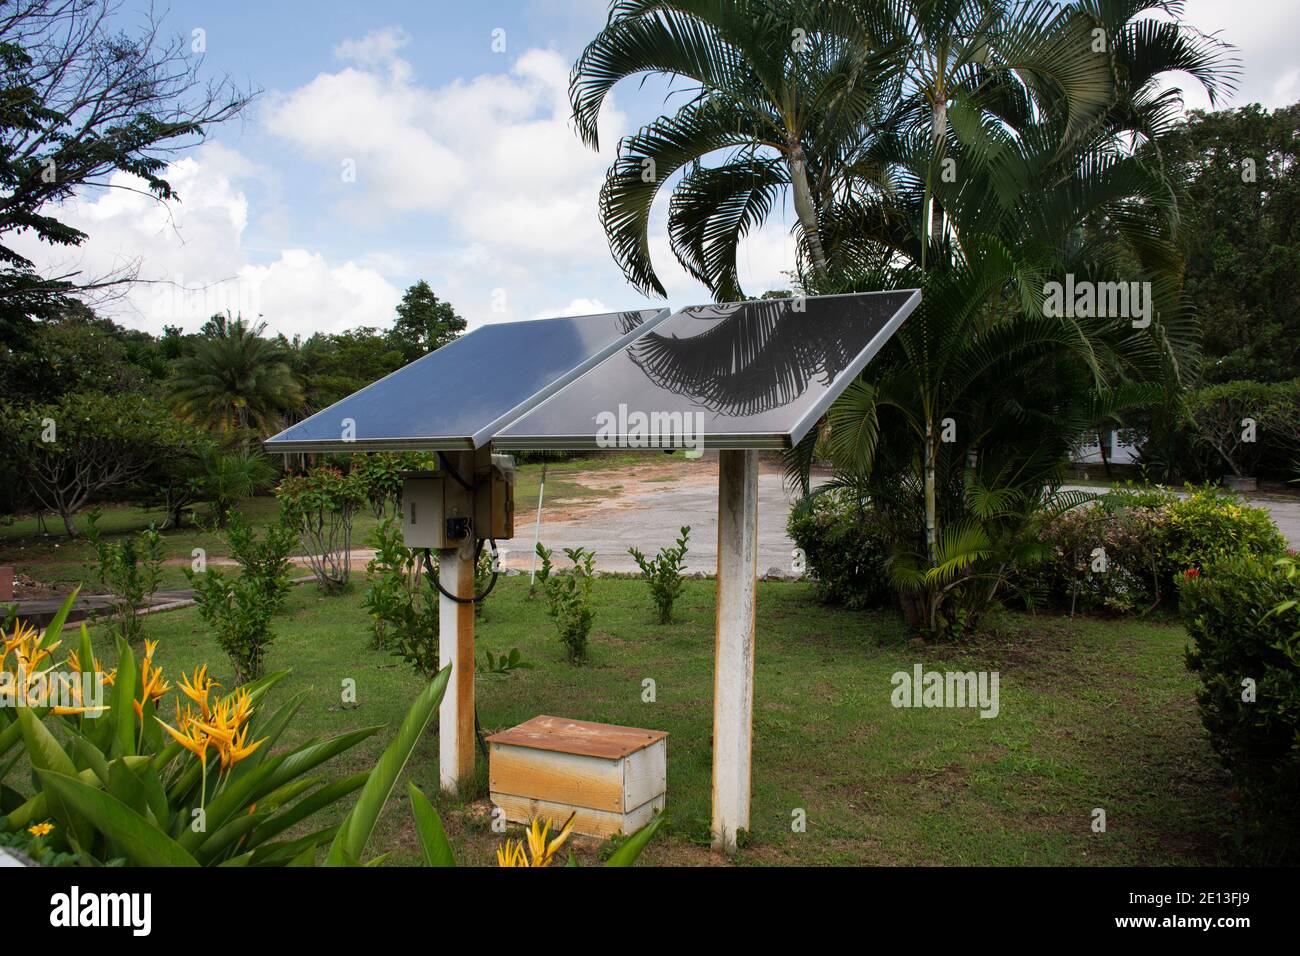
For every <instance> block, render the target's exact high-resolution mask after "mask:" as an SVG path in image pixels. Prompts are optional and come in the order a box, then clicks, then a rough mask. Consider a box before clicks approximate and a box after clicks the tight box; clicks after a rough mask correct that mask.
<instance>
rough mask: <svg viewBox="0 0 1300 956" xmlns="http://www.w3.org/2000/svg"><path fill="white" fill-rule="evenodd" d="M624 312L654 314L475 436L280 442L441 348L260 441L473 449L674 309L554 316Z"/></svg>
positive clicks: (293, 449) (287, 448) (276, 448)
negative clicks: (287, 434) (297, 429)
mask: <svg viewBox="0 0 1300 956" xmlns="http://www.w3.org/2000/svg"><path fill="white" fill-rule="evenodd" d="M626 312H648V313H654V314H653V315H652V316H651V317H650V318H647V319H646V320H645V321H644V322H642V323H641V324H640V325H638V326H637V327H636V328H635V329H633V330H632V331H630V332H627V333H624V334H623V335H621V336H619V337H618V338H617V339H615V340H614V341H612V342H610V343H609V344H608V345H606V346H604V347H603V348H601V349H600V350H599V351H597V352H596V353H594V354H592V355H589V356H588V357H587V358H586V359H585V360H583V361H582V362H581V363H580V364H578V365H576V366H574V367H573V368H572V369H570V370H569V371H568V372H566V373H564V374H563V375H561V376H559V377H558V378H556V379H554V380H553V381H551V382H549V383H547V384H546V385H545V386H544V387H543V388H541V389H539V390H538V391H536V392H534V393H533V394H532V395H530V396H529V397H528V398H527V399H525V400H524V401H522V402H520V403H519V404H517V405H515V406H514V407H513V408H511V409H510V410H509V411H507V412H505V413H503V414H501V415H499V416H497V417H496V418H495V419H493V420H492V421H490V422H488V423H487V424H485V425H484V426H483V427H481V428H479V429H478V430H477V431H475V432H474V433H473V434H471V435H423V436H419V435H416V436H403V437H392V438H357V439H354V440H352V441H344V440H343V439H341V438H340V439H331V440H328V441H322V440H319V439H301V440H296V441H295V440H282V439H280V435H283V434H285V432H288V431H292V430H293V429H295V428H297V427H299V426H301V425H302V424H304V423H305V422H309V421H311V419H313V418H316V417H317V416H322V415H326V414H329V413H330V412H331V411H333V410H334V409H336V408H338V407H339V406H340V405H343V404H344V403H346V402H350V401H351V400H352V399H354V398H356V396H358V395H360V394H362V393H363V392H367V391H369V390H371V389H373V388H375V387H376V386H377V385H379V384H380V383H382V382H385V381H387V380H388V379H390V378H392V377H393V376H395V375H399V374H401V373H403V372H406V371H407V370H408V369H410V368H411V367H412V366H414V365H418V364H419V363H420V362H423V361H424V360H425V359H428V358H430V357H432V356H434V355H437V354H438V352H439V351H441V349H437V350H434V351H433V352H429V353H428V354H426V355H422V356H420V358H418V359H416V360H415V361H414V362H410V363H408V364H406V365H403V366H402V367H401V368H399V369H396V370H395V371H392V372H389V373H388V374H387V375H385V376H383V377H382V378H378V379H375V381H373V382H371V383H370V384H369V385H366V386H364V387H363V388H359V389H357V390H356V391H355V392H353V393H352V394H350V395H348V396H346V397H345V398H341V399H339V400H338V401H337V402H334V403H333V404H332V405H328V406H326V407H325V408H323V409H321V410H320V411H319V412H315V413H314V414H312V415H309V416H308V417H307V418H304V419H303V420H302V421H301V422H296V423H295V424H293V425H290V426H289V427H288V428H285V429H283V430H281V431H280V432H279V433H277V434H276V435H273V436H272V437H270V438H268V439H266V440H265V441H264V442H263V443H262V446H263V448H264V449H265V450H266V451H267V452H270V453H272V454H282V455H291V454H298V453H308V454H310V453H318V452H403V451H474V450H476V449H478V448H482V447H483V446H484V445H486V444H488V443H490V442H491V441H492V439H493V437H494V436H495V434H496V432H497V431H498V430H499V429H501V428H502V427H504V426H505V425H507V424H509V423H511V422H514V421H518V420H519V419H521V418H523V417H524V416H525V415H526V414H527V413H528V412H530V411H532V410H533V409H534V408H536V407H537V406H538V405H540V404H541V403H542V402H544V401H545V400H546V399H548V398H550V397H551V396H552V395H554V394H556V393H557V392H559V391H560V390H561V389H563V388H564V387H565V386H566V385H569V384H571V383H572V382H574V381H576V380H577V379H578V378H581V377H582V376H583V375H585V374H586V373H587V372H589V371H591V370H592V369H593V368H595V367H596V366H597V365H599V364H600V363H601V362H603V361H604V360H605V359H607V358H609V357H610V356H611V355H614V354H616V353H617V352H619V351H620V350H622V349H623V348H625V347H627V346H628V345H630V344H631V343H632V342H633V341H635V340H636V339H637V338H638V337H639V336H641V335H644V334H645V333H646V332H648V331H650V330H651V329H653V328H654V327H655V326H657V325H658V324H659V323H661V322H663V321H664V320H666V319H668V318H669V317H670V316H671V314H672V312H671V310H669V309H667V308H661V309H653V308H650V309H616V310H611V311H609V312H592V313H588V314H587V315H581V316H555V317H554V318H555V319H578V318H587V317H594V316H600V315H617V314H620V313H626ZM549 321H552V319H550V318H547V319H525V320H521V321H520V322H501V323H496V325H497V326H501V325H523V324H532V323H534V322H549ZM482 328H486V326H483V327H480V329H475V330H474V332H470V333H469V334H468V335H466V336H464V338H465V339H467V338H469V337H470V336H472V335H474V333H475V332H478V331H481V329H482ZM463 340H464V339H457V340H456V341H463ZM453 345H455V342H452V343H449V344H448V345H446V346H443V348H449V347H451V346H453Z"/></svg>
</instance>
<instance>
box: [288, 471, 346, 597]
mask: <svg viewBox="0 0 1300 956" xmlns="http://www.w3.org/2000/svg"><path fill="white" fill-rule="evenodd" d="M275 493H276V496H277V497H278V498H279V499H280V513H281V515H282V516H283V518H284V520H285V521H286V522H288V523H289V524H290V525H291V526H292V527H294V528H295V529H296V530H297V532H298V540H299V542H300V543H301V546H302V552H303V556H304V557H305V558H306V559H307V563H308V565H310V567H311V570H312V573H313V574H315V575H316V580H317V582H318V583H319V584H320V586H321V588H322V589H323V590H325V591H327V592H337V591H340V590H342V588H343V587H344V585H346V584H347V583H348V578H349V576H350V575H351V572H352V517H353V515H355V514H356V512H357V509H358V508H360V507H361V506H362V505H364V504H365V503H366V488H365V484H364V483H363V482H362V480H361V478H360V477H359V476H358V475H355V474H353V475H345V474H343V472H341V471H339V470H338V469H337V468H331V467H327V466H322V467H318V468H313V469H312V470H311V471H309V472H308V473H307V474H305V475H293V476H290V477H288V478H286V479H284V481H282V482H280V486H279V487H278V488H277V489H276V492H275Z"/></svg>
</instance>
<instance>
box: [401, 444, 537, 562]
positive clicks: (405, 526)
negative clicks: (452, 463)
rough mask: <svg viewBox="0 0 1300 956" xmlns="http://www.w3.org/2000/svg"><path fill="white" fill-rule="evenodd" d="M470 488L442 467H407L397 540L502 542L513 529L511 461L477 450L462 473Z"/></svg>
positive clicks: (433, 545) (437, 545)
mask: <svg viewBox="0 0 1300 956" xmlns="http://www.w3.org/2000/svg"><path fill="white" fill-rule="evenodd" d="M462 475H463V477H465V478H466V479H467V480H468V481H469V482H470V483H471V484H472V485H473V487H474V490H473V491H472V492H471V491H469V490H467V489H466V488H464V487H463V486H462V485H461V483H460V482H459V481H457V480H456V479H455V478H453V477H452V476H451V475H450V474H449V473H447V472H444V471H413V472H407V473H406V474H405V475H404V476H403V477H404V479H405V480H404V481H403V484H402V539H403V541H404V542H405V544H406V546H407V547H408V548H430V549H433V550H440V549H445V548H455V547H458V546H459V545H460V544H461V543H462V542H463V541H464V540H465V539H466V538H471V539H474V538H492V539H494V540H498V541H506V540H509V539H510V538H513V537H514V534H515V462H514V458H513V457H512V456H510V455H493V454H490V453H489V452H487V451H486V449H485V450H483V451H482V452H480V453H478V454H477V455H476V456H475V459H474V469H473V471H472V472H471V471H470V470H469V469H468V468H466V469H465V470H464V471H463V472H462Z"/></svg>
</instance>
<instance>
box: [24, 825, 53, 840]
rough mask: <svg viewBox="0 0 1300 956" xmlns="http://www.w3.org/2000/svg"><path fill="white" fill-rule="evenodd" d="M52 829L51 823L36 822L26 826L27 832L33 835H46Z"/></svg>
mask: <svg viewBox="0 0 1300 956" xmlns="http://www.w3.org/2000/svg"><path fill="white" fill-rule="evenodd" d="M53 830H54V824H53V823H36V824H33V825H32V826H29V827H28V828H27V832H28V833H30V834H31V835H32V836H34V837H43V836H48V835H49V834H50V832H51V831H53Z"/></svg>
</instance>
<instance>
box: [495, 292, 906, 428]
mask: <svg viewBox="0 0 1300 956" xmlns="http://www.w3.org/2000/svg"><path fill="white" fill-rule="evenodd" d="M920 301H921V293H920V291H919V290H916V289H903V290H898V291H887V292H873V293H847V294H843V295H833V296H809V297H805V298H789V299H766V300H751V301H747V302H738V303H727V304H721V305H709V306H695V307H693V308H689V309H682V310H681V311H679V312H677V313H674V314H673V315H672V316H671V317H670V318H668V319H666V320H664V321H663V322H661V323H659V324H658V325H657V326H656V328H655V329H654V330H652V331H648V332H647V333H646V334H645V335H643V336H640V337H638V338H637V339H636V340H635V341H633V342H630V343H629V344H628V345H626V346H624V347H623V348H622V349H619V350H618V351H616V352H614V353H613V354H612V355H610V356H609V357H608V358H606V359H605V360H604V361H603V362H601V363H600V364H598V365H596V366H595V367H594V368H592V369H591V370H590V371H588V372H586V373H584V374H583V375H581V376H579V377H578V378H577V379H575V380H574V381H573V382H572V383H571V384H569V385H567V386H565V387H564V388H563V389H560V390H559V391H558V392H556V393H555V394H554V395H552V396H551V397H550V398H548V399H547V400H546V401H544V402H542V403H540V404H539V405H537V406H536V407H535V408H533V409H532V410H531V411H530V412H527V413H526V414H524V415H523V416H521V417H520V418H519V419H518V420H516V421H514V422H511V423H510V424H509V425H507V426H506V427H505V428H504V429H502V430H501V432H500V433H499V434H498V435H497V437H496V438H495V439H494V441H493V446H494V447H495V448H497V449H498V450H501V451H510V450H521V449H539V450H575V451H583V450H594V449H606V448H622V449H627V448H645V447H649V448H653V449H663V448H683V447H685V448H696V447H706V448H712V449H784V448H790V447H793V446H794V445H796V444H798V443H799V441H800V440H801V439H802V438H803V437H804V435H806V434H807V433H808V431H809V429H811V428H812V427H813V426H814V425H815V424H816V423H817V421H818V419H820V418H821V417H822V415H824V414H825V413H826V410H827V409H829V408H830V406H831V404H832V403H833V402H834V401H835V399H837V398H838V397H839V396H840V395H841V394H842V393H843V391H844V389H845V388H847V387H848V385H849V383H851V382H852V381H853V380H854V379H855V378H856V377H857V375H858V374H859V373H860V372H861V371H862V370H863V369H864V368H865V367H866V366H867V363H868V362H870V361H871V360H872V359H873V358H874V357H875V356H876V355H877V354H878V353H879V352H880V350H881V349H882V348H883V347H884V345H885V343H886V342H888V341H889V339H890V337H892V336H893V334H894V332H895V331H897V329H898V327H899V326H900V325H901V324H902V323H903V321H904V320H905V319H906V318H907V317H908V315H910V314H911V313H912V311H913V310H914V309H915V308H916V306H917V305H918V304H919V303H920ZM624 413H626V416H627V420H629V421H630V420H631V419H632V418H633V417H634V416H635V415H637V414H638V413H640V414H641V416H642V418H641V421H642V422H645V421H647V420H653V419H654V418H655V417H656V416H662V419H661V420H662V421H665V422H667V421H669V420H674V421H675V420H676V419H674V416H676V415H679V414H680V415H681V420H682V421H686V420H687V418H686V416H695V421H696V422H697V423H698V424H697V427H696V428H695V429H694V430H695V431H698V432H699V434H698V435H689V434H682V435H677V436H672V435H669V436H664V435H655V436H653V437H652V438H651V440H650V443H649V444H648V445H647V444H645V443H644V442H642V443H638V442H637V441H634V440H633V438H634V437H636V436H633V435H631V434H628V426H627V425H626V424H625V419H624ZM639 437H644V436H639Z"/></svg>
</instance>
